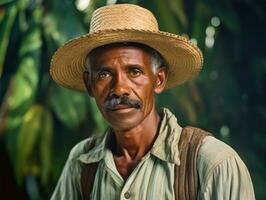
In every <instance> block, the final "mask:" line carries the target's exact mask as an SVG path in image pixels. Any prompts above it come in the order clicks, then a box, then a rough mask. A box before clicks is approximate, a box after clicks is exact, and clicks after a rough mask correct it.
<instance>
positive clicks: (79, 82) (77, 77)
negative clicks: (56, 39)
mask: <svg viewBox="0 0 266 200" xmlns="http://www.w3.org/2000/svg"><path fill="white" fill-rule="evenodd" d="M118 42H137V43H141V44H145V45H148V46H150V47H152V48H153V49H155V50H157V51H158V52H159V53H160V54H161V55H162V56H163V58H164V59H165V61H166V64H167V65H168V67H169V72H168V80H167V83H166V89H169V88H172V87H175V86H177V85H180V84H182V83H184V82H186V81H188V80H190V79H192V78H193V77H194V76H196V75H197V74H198V73H199V71H200V70H201V68H202V64H203V57H202V53H201V51H200V50H199V48H198V47H197V46H195V45H194V44H192V43H191V42H190V41H189V40H187V39H186V38H184V37H182V36H179V35H175V34H171V33H167V32H162V31H159V32H152V31H145V30H134V29H124V30H121V29H119V30H105V31H99V32H95V33H92V34H87V35H84V36H81V37H79V38H76V39H73V40H71V41H69V42H67V43H66V44H65V45H63V46H62V47H61V48H59V49H58V50H57V51H56V52H55V54H54V55H53V58H52V60H51V68H50V74H51V76H52V78H53V79H54V80H55V81H56V82H57V83H59V84H60V85H62V86H64V87H67V88H71V89H74V90H79V91H85V90H86V87H85V85H84V82H83V72H84V71H85V69H86V67H85V60H86V57H87V55H88V53H89V52H90V51H91V50H93V49H95V48H96V47H99V46H103V45H106V44H111V43H118Z"/></svg>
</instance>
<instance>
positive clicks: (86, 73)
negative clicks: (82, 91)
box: [83, 71, 93, 97]
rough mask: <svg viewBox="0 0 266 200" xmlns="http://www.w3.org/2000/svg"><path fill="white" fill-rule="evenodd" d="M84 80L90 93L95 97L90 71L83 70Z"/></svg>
mask: <svg viewBox="0 0 266 200" xmlns="http://www.w3.org/2000/svg"><path fill="white" fill-rule="evenodd" d="M83 81H84V84H85V86H86V89H87V92H88V94H89V95H90V96H91V97H93V94H92V90H91V84H90V82H91V81H90V72H88V71H84V72H83Z"/></svg>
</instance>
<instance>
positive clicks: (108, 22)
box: [90, 4, 159, 33]
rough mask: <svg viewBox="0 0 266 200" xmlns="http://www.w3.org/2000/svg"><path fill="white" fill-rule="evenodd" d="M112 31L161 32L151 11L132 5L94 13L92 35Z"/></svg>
mask: <svg viewBox="0 0 266 200" xmlns="http://www.w3.org/2000/svg"><path fill="white" fill-rule="evenodd" d="M110 29H112V30H114V29H136V30H148V31H156V32H157V31H158V30H159V28H158V23H157V20H156V18H155V17H154V15H153V14H152V13H151V12H150V11H149V10H147V9H145V8H142V7H140V6H137V5H132V4H114V5H109V6H104V7H101V8H99V9H97V10H95V11H94V13H93V15H92V19H91V23H90V33H93V32H98V31H103V30H110Z"/></svg>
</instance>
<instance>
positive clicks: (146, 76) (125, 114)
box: [85, 46, 159, 130]
mask: <svg viewBox="0 0 266 200" xmlns="http://www.w3.org/2000/svg"><path fill="white" fill-rule="evenodd" d="M90 68H91V69H90V75H89V81H87V82H86V80H85V82H86V85H87V88H89V91H90V94H91V96H93V97H94V98H95V100H96V103H97V105H98V108H99V109H100V111H101V113H102V114H103V116H104V118H105V119H106V120H107V121H108V122H109V123H110V125H111V126H112V128H114V129H115V130H128V129H131V128H133V127H137V126H138V125H139V124H141V122H142V121H143V120H144V119H145V118H146V117H147V116H148V115H149V114H150V113H151V111H152V109H154V107H155V97H154V94H155V93H154V92H158V91H156V84H157V83H158V77H157V74H156V73H154V72H153V70H152V66H151V59H150V54H149V53H147V52H146V51H145V50H143V49H141V48H137V47H123V46H122V47H112V46H111V47H108V46H107V47H104V48H102V49H100V51H99V50H98V51H97V53H94V54H93V56H91V57H90ZM158 93H159V92H158Z"/></svg>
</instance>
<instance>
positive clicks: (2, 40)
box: [0, 1, 17, 77]
mask: <svg viewBox="0 0 266 200" xmlns="http://www.w3.org/2000/svg"><path fill="white" fill-rule="evenodd" d="M5 3H8V1H5V2H2V4H5ZM16 14H17V6H16V4H14V3H10V4H8V5H7V6H6V7H3V8H1V7H0V77H1V75H2V71H3V64H4V60H5V55H6V50H7V46H8V42H9V37H10V31H11V28H12V25H13V23H14V20H15V17H16Z"/></svg>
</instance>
